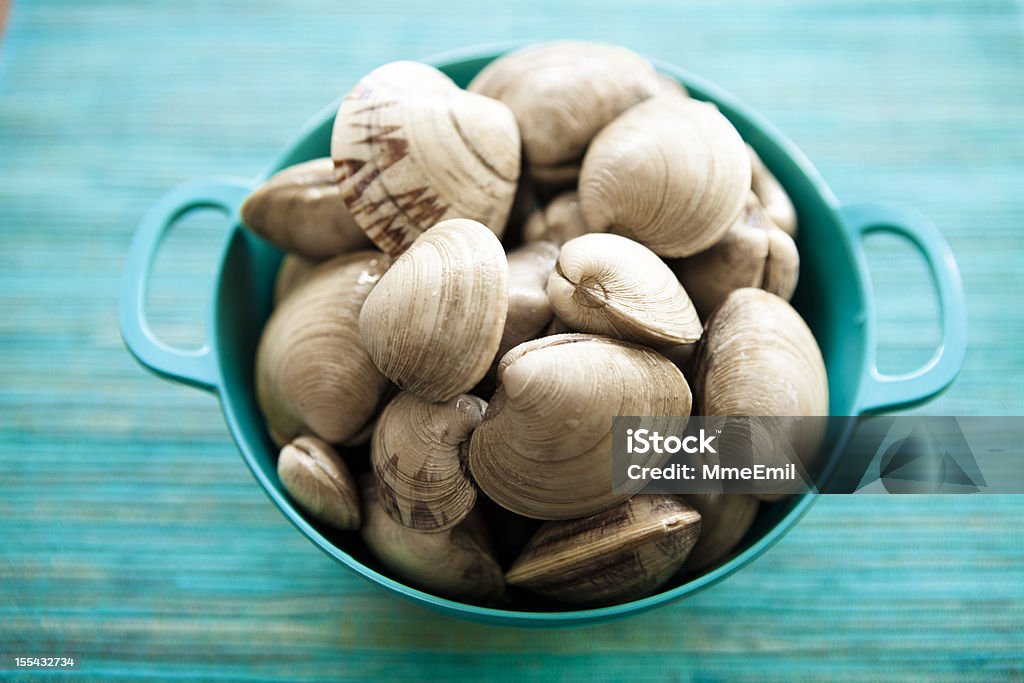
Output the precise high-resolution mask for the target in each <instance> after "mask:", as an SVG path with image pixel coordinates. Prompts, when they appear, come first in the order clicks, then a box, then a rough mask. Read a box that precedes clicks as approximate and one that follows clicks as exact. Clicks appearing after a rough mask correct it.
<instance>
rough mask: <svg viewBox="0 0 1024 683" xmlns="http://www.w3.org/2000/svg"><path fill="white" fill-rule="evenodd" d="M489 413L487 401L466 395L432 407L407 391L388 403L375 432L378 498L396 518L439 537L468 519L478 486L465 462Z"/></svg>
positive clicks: (373, 450) (373, 460)
mask: <svg viewBox="0 0 1024 683" xmlns="http://www.w3.org/2000/svg"><path fill="white" fill-rule="evenodd" d="M486 408H487V403H486V402H485V401H484V400H483V399H480V398H477V397H476V396H470V395H465V394H464V395H461V396H457V397H455V398H453V399H451V400H450V401H445V402H444V403H427V402H426V401H424V400H423V399H420V398H417V397H416V396H415V395H413V394H410V393H408V392H402V393H401V394H399V395H398V396H396V397H395V399H394V400H393V401H391V403H389V404H388V406H387V407H386V408H385V409H384V412H382V413H381V416H380V419H379V420H378V421H377V427H376V429H375V430H374V433H373V442H372V445H371V447H370V461H371V463H372V467H373V473H374V476H375V478H376V481H377V494H378V498H379V500H380V503H381V505H382V506H383V507H384V510H385V511H387V513H388V514H389V515H391V517H392V519H394V520H395V521H396V522H398V523H400V524H402V525H403V526H407V527H409V528H411V529H415V530H416V531H422V532H425V533H436V532H439V531H445V530H447V529H450V528H452V527H453V526H455V525H456V524H458V523H460V522H461V521H462V520H463V519H465V518H466V515H468V514H469V511H470V510H472V509H473V505H474V503H475V502H476V487H475V486H474V485H473V483H472V481H470V479H469V471H468V469H467V466H466V465H465V463H464V462H463V457H464V453H465V451H466V450H467V449H468V447H469V435H470V434H471V433H472V431H473V430H474V429H475V428H476V426H477V425H478V424H480V420H482V419H483V414H484V410H485V409H486Z"/></svg>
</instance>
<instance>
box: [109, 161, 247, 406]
mask: <svg viewBox="0 0 1024 683" xmlns="http://www.w3.org/2000/svg"><path fill="white" fill-rule="evenodd" d="M251 191H252V184H251V183H250V182H247V181H244V180H236V179H231V178H223V179H221V178H211V179H209V180H203V181H194V182H189V183H185V184H184V185H179V186H178V187H176V188H175V189H173V190H171V191H170V192H168V193H167V194H165V195H164V196H163V197H162V198H161V199H160V201H158V202H157V203H156V204H155V205H154V206H153V208H151V209H150V210H149V212H148V213H146V215H145V216H144V217H143V218H142V222H141V223H139V227H138V229H137V230H136V231H135V237H134V239H133V240H132V246H131V248H130V250H129V252H128V262H127V264H126V265H125V271H124V277H123V278H122V280H121V298H120V305H119V310H118V317H119V322H120V326H121V337H122V338H123V339H124V343H125V345H126V346H127V347H128V350H129V351H131V353H132V355H133V356H135V358H136V359H137V360H138V361H139V362H140V363H141V364H142V365H144V366H146V367H147V368H148V369H150V370H152V371H153V372H155V373H156V374H158V375H160V376H161V377H165V378H167V379H171V380H174V381H176V382H182V383H183V384H188V385H190V386H193V387H197V388H199V389H204V390H208V391H212V390H214V389H215V388H216V386H217V380H218V377H219V371H218V368H217V361H216V359H215V358H214V356H213V352H212V349H211V348H210V346H209V344H207V343H205V342H204V343H203V345H202V346H201V347H200V348H198V349H180V348H177V347H175V346H171V345H169V344H166V343H164V342H162V341H161V340H160V339H159V338H157V336H156V334H154V333H153V330H152V328H151V327H150V325H149V320H148V319H147V317H146V299H147V296H146V295H147V291H148V289H149V276H150V271H151V270H152V268H153V262H154V261H155V259H156V255H157V252H158V251H159V250H160V245H161V243H162V242H163V238H164V237H165V236H166V235H167V233H168V232H169V231H170V229H171V228H172V227H173V226H174V224H175V223H176V222H177V221H178V219H180V218H181V217H182V216H184V215H185V214H186V213H188V212H189V211H192V210H194V209H219V210H220V211H223V212H224V213H225V214H227V216H228V218H229V220H231V221H234V220H236V219H237V216H238V207H239V206H240V205H241V203H242V200H243V199H244V198H245V197H246V195H247V194H248V193H249V192H251Z"/></svg>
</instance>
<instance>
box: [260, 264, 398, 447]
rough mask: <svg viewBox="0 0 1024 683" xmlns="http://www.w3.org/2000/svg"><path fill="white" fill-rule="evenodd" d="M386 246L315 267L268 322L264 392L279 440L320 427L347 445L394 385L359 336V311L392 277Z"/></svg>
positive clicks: (263, 342) (263, 344) (318, 431)
mask: <svg viewBox="0 0 1024 683" xmlns="http://www.w3.org/2000/svg"><path fill="white" fill-rule="evenodd" d="M388 263H389V259H388V257H386V256H385V255H384V254H381V253H380V252H378V251H358V252H354V253H351V254H344V255H342V256H337V257H335V258H333V259H331V260H329V261H326V262H324V263H322V264H320V265H319V266H317V267H316V268H315V269H313V270H312V271H311V272H310V273H309V275H308V276H307V278H306V281H305V282H304V283H302V285H301V286H299V287H298V288H297V289H295V290H294V291H293V292H292V293H291V294H290V295H289V296H288V297H286V298H285V299H284V300H283V301H282V302H281V303H280V305H279V306H278V307H277V308H276V309H275V310H274V312H273V314H272V315H271V316H270V320H268V321H267V325H266V327H265V328H264V329H263V334H262V336H261V337H260V342H259V346H258V348H257V349H256V373H255V374H256V397H257V400H258V402H259V405H260V409H261V410H262V411H263V415H264V416H265V417H266V419H267V426H268V428H269V429H270V431H271V433H272V434H273V435H274V439H275V441H277V442H278V443H282V442H287V441H290V440H291V439H293V438H294V437H296V436H299V435H300V434H303V433H308V432H312V433H313V434H315V435H316V436H318V437H320V438H321V439H323V440H324V441H328V442H331V443H340V442H342V441H345V440H346V439H348V438H350V437H352V436H353V435H355V434H356V433H357V432H359V430H360V429H361V428H362V427H363V425H365V424H366V422H367V421H368V420H369V419H370V417H371V416H372V415H373V414H374V412H375V411H376V408H377V404H378V402H379V401H380V398H381V396H382V394H383V393H384V391H385V389H386V388H387V386H388V382H387V378H385V377H384V375H382V374H381V373H380V372H379V371H378V370H377V368H376V367H375V366H374V364H373V361H372V359H371V358H370V356H369V354H368V353H367V352H366V349H365V347H364V346H363V340H362V338H361V337H360V335H359V328H358V321H359V310H360V307H361V306H362V305H363V301H364V300H365V299H366V297H367V295H368V294H369V293H370V290H371V289H373V286H374V284H376V282H377V280H378V279H380V277H381V276H382V275H383V274H384V271H385V270H386V269H387V267H388Z"/></svg>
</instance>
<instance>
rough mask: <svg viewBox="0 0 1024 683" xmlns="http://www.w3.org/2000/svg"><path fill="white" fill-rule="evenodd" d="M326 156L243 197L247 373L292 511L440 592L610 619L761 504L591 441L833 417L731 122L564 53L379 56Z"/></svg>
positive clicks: (581, 53)
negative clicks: (531, 597) (249, 263)
mask: <svg viewBox="0 0 1024 683" xmlns="http://www.w3.org/2000/svg"><path fill="white" fill-rule="evenodd" d="M330 152H331V156H330V158H322V159H314V160H312V161H308V162H306V163H302V164H298V165H296V166H293V167H290V168H286V169H284V170H282V171H281V172H279V173H277V174H276V175H275V176H273V177H272V178H270V180H268V181H267V182H266V183H265V184H264V185H262V186H261V187H259V188H258V189H256V190H255V191H254V192H253V194H252V195H251V196H250V197H249V198H248V199H247V201H246V203H245V205H244V207H243V209H242V218H243V221H244V223H245V224H246V225H247V226H248V228H250V229H251V230H252V231H254V232H255V233H256V234H258V235H260V236H261V237H263V238H264V239H266V240H268V241H269V242H272V243H273V244H275V245H276V246H278V247H280V248H281V249H282V250H284V251H286V252H287V255H286V256H285V258H284V261H283V262H282V265H281V269H280V271H279V274H278V278H277V282H276V289H275V308H274V311H273V313H272V315H271V317H270V319H269V321H268V322H267V324H266V327H265V329H264V330H263V334H262V338H261V339H260V343H259V347H258V351H257V357H256V367H255V377H256V390H257V394H258V396H257V398H258V401H259V405H260V408H261V410H262V411H263V414H264V416H265V417H266V421H267V427H268V430H269V433H270V435H271V437H272V439H273V440H274V441H275V443H276V444H277V446H278V447H279V448H280V449H281V450H280V456H279V460H278V473H279V476H280V480H281V483H282V485H283V486H284V488H285V489H286V490H287V491H288V493H289V494H290V496H291V497H292V498H293V499H294V501H295V502H296V503H297V504H298V506H300V507H301V508H302V509H303V510H304V511H305V512H306V513H307V514H308V515H309V517H310V518H311V519H313V520H316V521H318V522H319V523H322V524H323V525H328V526H330V527H333V528H336V529H339V530H355V529H358V530H359V532H360V533H361V535H362V538H363V539H364V541H365V543H366V545H367V546H368V547H369V549H370V550H371V551H372V552H373V554H374V555H375V556H376V557H377V558H378V560H379V561H380V563H381V564H382V565H383V566H385V567H386V568H387V570H388V571H390V572H391V573H392V574H393V575H395V576H396V577H399V578H401V579H402V580H404V581H406V582H408V583H411V584H413V585H417V586H420V587H422V588H424V589H426V590H429V591H433V592H435V593H438V594H441V595H445V596H450V597H455V598H459V599H472V600H493V599H498V598H500V597H501V596H502V595H504V594H505V592H506V587H507V586H513V587H517V588H518V589H521V590H526V591H530V592H532V593H535V594H538V595H540V596H544V597H545V598H552V599H556V600H560V601H565V602H572V603H590V604H609V603H614V602H619V601H624V600H630V599H633V598H637V597H641V596H643V595H647V594H650V593H651V592H653V591H655V590H657V589H658V588H659V587H661V586H663V585H664V584H665V583H666V582H668V581H669V580H670V579H672V577H674V576H687V575H696V573H698V572H702V571H705V570H707V569H708V568H711V567H713V566H715V565H716V564H718V563H721V562H722V561H723V560H724V559H726V558H727V557H728V556H729V553H730V552H731V551H733V549H734V548H735V546H736V545H737V543H738V542H739V541H740V540H741V538H742V537H743V536H744V534H745V533H746V531H747V529H748V528H749V527H750V525H751V524H752V522H753V520H754V518H755V516H756V515H757V512H758V506H759V504H760V501H759V500H758V498H757V497H755V496H751V495H702V496H686V497H682V496H669V495H632V494H631V493H630V492H625V493H621V492H620V493H616V492H613V488H612V477H611V467H610V444H611V436H610V429H611V417H612V416H616V415H647V416H689V415H690V414H691V410H692V412H693V414H698V415H783V416H798V415H825V414H827V409H828V388H827V382H826V377H825V369H824V364H823V362H822V357H821V353H820V351H819V350H818V347H817V345H816V343H815V340H814V337H813V336H812V335H811V332H810V330H809V329H808V327H807V325H806V324H805V323H804V321H803V320H802V319H801V318H800V316H799V315H798V314H797V313H796V311H795V310H794V309H793V308H792V307H791V306H790V305H789V303H787V300H788V298H789V297H790V296H791V295H792V293H793V290H794V288H795V287H796V281H797V273H798V270H799V268H798V260H799V256H798V254H797V249H796V246H795V243H794V241H793V236H794V235H795V231H796V214H795V211H794V208H793V205H792V204H791V203H790V200H789V198H788V197H787V196H786V193H785V192H784V191H783V189H782V187H781V186H780V184H779V183H778V182H777V181H776V179H775V178H774V177H773V176H772V175H771V173H769V171H768V170H767V169H766V168H765V166H764V165H763V164H762V163H761V161H760V160H759V159H758V157H757V155H756V154H755V153H754V151H753V150H752V149H751V148H750V147H749V146H747V145H746V144H745V143H744V141H743V139H742V138H741V137H740V135H739V133H738V132H737V131H736V129H735V128H734V127H733V126H732V125H731V124H730V122H729V121H728V119H726V118H725V116H723V115H722V114H721V113H720V112H719V110H718V109H717V108H716V107H715V106H714V105H712V104H708V103H705V102H702V101H698V100H696V99H692V98H690V97H689V96H688V93H687V92H686V91H685V90H684V88H682V87H681V86H680V85H678V84H677V83H676V82H674V81H672V80H669V79H668V78H666V77H664V76H662V75H660V74H659V73H657V72H656V71H655V70H654V68H653V67H652V66H651V64H650V63H648V62H647V61H646V60H644V59H643V58H641V57H639V56H638V55H636V54H634V53H632V52H630V51H628V50H626V49H624V48H620V47H614V46H608V45H598V44H589V43H577V42H560V43H551V44H543V45H537V46H532V47H528V48H525V49H521V50H518V51H516V52H513V53H510V54H508V55H506V56H504V57H501V58H499V59H497V60H496V61H494V62H492V63H491V64H489V65H488V66H487V67H485V68H484V69H483V70H482V71H480V73H479V74H478V75H477V76H476V78H475V79H473V81H472V82H471V83H470V84H469V86H468V88H467V89H462V88H460V87H458V86H457V85H456V84H455V83H454V82H453V81H452V80H450V79H449V78H448V77H447V76H445V75H444V74H442V73H441V72H440V71H438V70H437V69H434V68H432V67H430V66H426V65H423V64H419V63H413V62H394V63H391V64H387V65H384V66H382V67H380V68H378V69H376V70H374V71H372V72H371V73H369V74H368V75H367V76H365V77H364V78H363V79H362V80H360V81H359V82H358V83H357V84H356V86H355V87H354V88H353V89H352V91H351V92H349V93H348V95H347V96H346V97H345V98H344V101H343V102H342V104H341V107H340V109H339V110H338V113H337V118H336V119H335V122H334V130H333V137H332V140H331V150H330ZM691 387H693V393H692V394H691ZM367 443H368V444H369V448H368V450H369V461H368V462H366V460H365V455H364V456H363V457H360V453H365V449H362V445H363V444H367Z"/></svg>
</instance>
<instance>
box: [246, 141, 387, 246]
mask: <svg viewBox="0 0 1024 683" xmlns="http://www.w3.org/2000/svg"><path fill="white" fill-rule="evenodd" d="M241 214H242V222H243V223H245V225H246V226H248V227H249V229H251V230H252V231H253V232H255V233H256V234H257V235H259V236H260V237H262V238H264V239H265V240H267V241H268V242H270V243H272V244H274V245H275V246H277V247H279V248H281V249H283V250H284V251H287V252H291V253H294V254H298V255H300V256H304V257H306V258H308V259H311V260H314V261H321V260H323V259H326V258H330V257H331V256H336V255H338V254H344V253H346V252H350V251H355V250H356V249H365V248H367V247H369V246H370V241H369V240H368V239H367V238H366V235H365V234H364V233H363V231H362V229H361V228H360V227H359V225H357V224H356V222H355V220H353V218H352V215H351V214H350V213H349V211H348V209H347V208H346V207H345V202H344V201H343V200H342V198H341V192H340V191H339V189H338V184H337V182H336V181H335V179H334V164H333V163H332V162H331V160H330V159H328V158H323V159H313V160H312V161H307V162H304V163H301V164H296V165H294V166H289V167H288V168H285V169H283V170H281V171H278V172H277V173H275V174H274V175H273V176H271V177H270V179H269V180H268V181H267V182H265V183H263V184H262V185H260V186H259V187H258V188H256V190H255V191H254V192H253V193H252V194H251V195H249V196H248V197H247V198H246V200H245V203H243V204H242V210H241Z"/></svg>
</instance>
